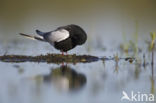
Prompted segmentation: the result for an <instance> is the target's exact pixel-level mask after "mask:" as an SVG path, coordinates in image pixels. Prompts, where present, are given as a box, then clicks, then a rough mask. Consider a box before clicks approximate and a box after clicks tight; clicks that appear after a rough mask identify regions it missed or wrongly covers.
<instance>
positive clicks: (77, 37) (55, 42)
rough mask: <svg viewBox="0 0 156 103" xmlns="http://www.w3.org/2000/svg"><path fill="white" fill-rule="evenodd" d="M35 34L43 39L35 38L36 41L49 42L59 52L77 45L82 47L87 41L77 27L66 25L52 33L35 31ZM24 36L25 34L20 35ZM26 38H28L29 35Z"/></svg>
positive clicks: (83, 33)
mask: <svg viewBox="0 0 156 103" xmlns="http://www.w3.org/2000/svg"><path fill="white" fill-rule="evenodd" d="M36 33H37V34H38V35H40V36H41V38H43V40H42V39H41V38H37V37H36V38H35V37H34V38H35V39H37V40H40V39H41V41H46V42H49V43H50V44H51V45H52V46H54V47H55V48H56V49H58V50H60V51H61V52H67V51H69V50H71V49H73V48H75V47H76V46H77V45H82V44H84V43H85V42H86V40H87V34H86V33H85V31H84V30H83V29H82V28H81V27H80V26H78V25H74V24H71V25H67V26H61V27H58V28H57V29H56V30H54V31H50V32H41V31H39V30H36ZM22 35H23V36H26V35H25V34H22ZM27 37H30V36H29V35H28V36H27Z"/></svg>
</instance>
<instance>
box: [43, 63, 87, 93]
mask: <svg viewBox="0 0 156 103" xmlns="http://www.w3.org/2000/svg"><path fill="white" fill-rule="evenodd" d="M43 78H44V82H45V83H48V84H52V85H53V86H54V87H56V88H57V89H58V90H61V91H68V90H70V91H73V90H79V89H81V88H82V87H84V85H85V84H86V81H87V79H86V76H85V75H84V74H82V73H77V72H76V71H75V70H74V69H72V68H71V67H69V66H64V65H63V66H61V67H58V68H52V69H51V72H50V74H49V75H45V76H43Z"/></svg>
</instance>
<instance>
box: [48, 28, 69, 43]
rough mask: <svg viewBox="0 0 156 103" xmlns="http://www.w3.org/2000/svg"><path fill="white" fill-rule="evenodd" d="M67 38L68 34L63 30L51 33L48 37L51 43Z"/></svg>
mask: <svg viewBox="0 0 156 103" xmlns="http://www.w3.org/2000/svg"><path fill="white" fill-rule="evenodd" d="M68 37H69V32H68V31H67V30H65V29H61V30H57V31H53V32H52V33H51V35H49V40H50V41H52V42H60V41H62V40H65V39H67V38H68Z"/></svg>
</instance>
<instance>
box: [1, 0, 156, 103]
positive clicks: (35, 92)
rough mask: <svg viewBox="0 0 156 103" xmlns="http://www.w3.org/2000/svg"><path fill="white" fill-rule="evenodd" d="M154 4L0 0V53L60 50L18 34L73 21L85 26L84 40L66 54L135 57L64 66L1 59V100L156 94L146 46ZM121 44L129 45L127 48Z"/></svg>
mask: <svg viewBox="0 0 156 103" xmlns="http://www.w3.org/2000/svg"><path fill="white" fill-rule="evenodd" d="M17 2H18V3H17ZM155 3H156V2H155V1H154V0H135V1H133V0H132V1H131V2H130V1H125V0H119V1H118V2H117V1H115V0H110V1H107V0H103V1H89V0H88V1H87V0H86V1H81V0H80V1H76V2H74V1H71V0H67V1H60V0H58V1H48V0H47V2H46V1H44V2H43V1H36V0H34V1H29V0H27V1H26V0H23V1H18V0H15V1H9V0H2V1H1V4H0V5H1V7H2V9H0V13H1V15H0V55H3V54H16V55H30V56H36V55H40V54H47V53H60V52H59V51H57V50H55V49H54V48H53V47H51V46H50V45H49V44H47V43H42V42H38V41H32V40H29V39H25V38H22V37H21V36H19V35H18V33H19V32H23V33H28V34H29V33H30V34H34V31H35V29H41V30H43V31H49V30H52V29H54V28H56V27H57V26H61V25H67V24H71V23H74V24H78V25H80V26H82V27H83V28H84V29H85V30H86V32H87V34H88V40H87V42H86V44H85V45H83V46H79V47H76V48H75V49H73V50H71V51H69V54H73V53H74V54H77V55H83V54H89V55H94V56H98V57H104V56H106V57H108V58H111V57H116V58H117V57H121V58H125V57H135V58H136V59H137V61H133V62H132V63H130V62H129V61H125V60H119V61H118V60H116V61H115V60H108V61H102V60H100V61H96V62H92V63H77V64H73V63H68V64H67V67H66V66H62V65H61V64H54V63H49V64H48V63H36V62H24V63H5V62H0V103H52V102H54V103H62V102H63V103H73V102H74V103H104V102H108V103H122V102H123V103H124V102H125V103H127V102H136V101H128V100H123V101H122V100H121V97H122V96H123V94H122V92H123V91H125V92H126V93H127V94H128V95H129V96H130V95H131V92H132V91H133V92H134V93H135V94H137V96H138V95H139V94H144V93H146V94H148V95H149V94H154V96H156V92H155V91H156V83H155V81H156V79H155V78H156V76H155V74H156V70H155V68H156V67H155V64H156V62H155V61H156V59H155V58H156V56H155V55H154V67H152V65H151V59H152V57H151V52H149V51H148V46H149V42H151V38H150V32H154V31H156V19H155V18H156V13H155V10H156V7H155ZM129 40H131V41H130V42H129ZM121 45H123V46H124V48H127V47H128V48H129V53H126V52H124V51H123V50H122V49H121ZM135 48H137V50H135ZM135 51H137V53H136V52H135ZM154 53H156V52H155V51H154ZM143 55H145V57H144V56H143ZM117 61H118V62H117ZM144 102H148V101H144Z"/></svg>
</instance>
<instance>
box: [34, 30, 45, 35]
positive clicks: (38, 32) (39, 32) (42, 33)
mask: <svg viewBox="0 0 156 103" xmlns="http://www.w3.org/2000/svg"><path fill="white" fill-rule="evenodd" d="M36 33H37V34H38V35H40V36H43V35H44V34H45V32H42V31H40V30H36Z"/></svg>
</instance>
